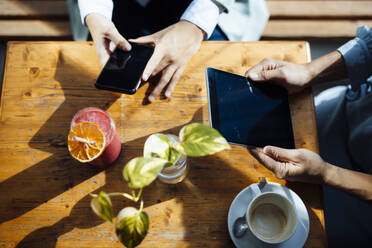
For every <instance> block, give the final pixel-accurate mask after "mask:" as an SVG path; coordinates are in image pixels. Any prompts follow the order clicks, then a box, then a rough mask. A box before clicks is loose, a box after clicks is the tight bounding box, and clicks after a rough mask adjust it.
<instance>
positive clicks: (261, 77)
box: [247, 68, 283, 82]
mask: <svg viewBox="0 0 372 248" xmlns="http://www.w3.org/2000/svg"><path fill="white" fill-rule="evenodd" d="M247 76H248V78H250V79H251V80H253V81H256V82H264V81H279V80H283V71H282V70H281V69H280V68H279V69H274V70H262V71H259V72H255V71H252V72H248V75H247Z"/></svg>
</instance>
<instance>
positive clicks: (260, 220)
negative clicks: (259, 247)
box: [250, 203, 287, 240]
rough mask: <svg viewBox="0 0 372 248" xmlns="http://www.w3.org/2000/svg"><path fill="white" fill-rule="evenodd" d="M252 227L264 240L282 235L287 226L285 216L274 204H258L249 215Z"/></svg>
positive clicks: (274, 238)
mask: <svg viewBox="0 0 372 248" xmlns="http://www.w3.org/2000/svg"><path fill="white" fill-rule="evenodd" d="M250 220H251V225H252V229H254V231H255V232H256V234H258V235H260V236H261V237H262V238H263V239H265V240H276V239H278V238H280V236H282V235H283V234H284V232H285V230H286V226H287V216H286V215H285V213H284V211H283V210H282V209H281V208H280V207H278V206H277V205H275V204H272V203H262V204H258V205H257V206H256V207H255V208H254V210H253V211H252V212H251V215H250Z"/></svg>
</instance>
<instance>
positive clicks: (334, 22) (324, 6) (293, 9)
mask: <svg viewBox="0 0 372 248" xmlns="http://www.w3.org/2000/svg"><path fill="white" fill-rule="evenodd" d="M266 3H267V6H268V8H269V11H270V20H269V22H268V24H267V26H266V28H265V31H264V33H263V38H291V39H296V38H300V39H301V38H350V37H354V36H355V32H356V28H357V27H358V26H359V25H362V24H366V25H367V26H369V27H370V26H372V1H371V0H349V1H344V0H266Z"/></svg>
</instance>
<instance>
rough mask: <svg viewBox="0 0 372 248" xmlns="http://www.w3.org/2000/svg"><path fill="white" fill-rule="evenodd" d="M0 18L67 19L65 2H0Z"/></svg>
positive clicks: (9, 0)
mask: <svg viewBox="0 0 372 248" xmlns="http://www.w3.org/2000/svg"><path fill="white" fill-rule="evenodd" d="M0 10H1V11H0V18H1V19H5V18H29V19H31V18H42V19H45V18H49V19H52V18H56V17H57V18H61V17H64V18H66V19H68V11H67V4H66V1H56V0H49V1H40V0H39V1H17V0H1V1H0Z"/></svg>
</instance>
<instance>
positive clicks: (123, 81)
mask: <svg viewBox="0 0 372 248" xmlns="http://www.w3.org/2000/svg"><path fill="white" fill-rule="evenodd" d="M131 45H132V49H131V50H130V51H123V50H121V49H120V48H116V49H115V50H114V52H113V53H112V54H111V56H110V58H109V60H108V61H107V63H106V64H105V66H104V67H103V70H102V72H101V73H100V75H99V76H98V78H97V81H96V83H95V87H96V88H97V89H102V90H110V91H115V92H120V93H124V94H131V95H132V94H134V93H136V91H137V89H138V87H139V86H140V84H141V77H142V73H143V71H144V70H145V67H146V64H147V62H148V61H149V59H150V58H151V56H152V54H153V52H154V47H153V46H151V45H143V44H137V43H131Z"/></svg>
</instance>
